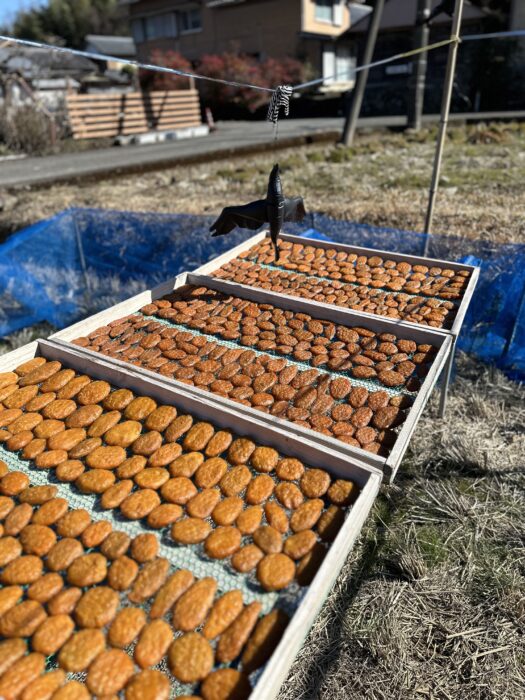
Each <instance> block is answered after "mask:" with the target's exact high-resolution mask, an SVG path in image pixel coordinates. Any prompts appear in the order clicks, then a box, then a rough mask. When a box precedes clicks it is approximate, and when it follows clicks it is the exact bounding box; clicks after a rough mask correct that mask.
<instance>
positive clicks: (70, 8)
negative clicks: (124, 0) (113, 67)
mask: <svg viewBox="0 0 525 700" xmlns="http://www.w3.org/2000/svg"><path fill="white" fill-rule="evenodd" d="M118 4H119V3H118V0H48V3H47V5H44V6H43V7H34V8H32V9H29V10H22V11H21V12H19V13H18V14H17V15H16V17H15V20H14V22H13V27H12V33H13V35H14V36H15V37H19V38H21V39H31V40H33V41H47V42H49V41H51V42H53V43H61V44H64V45H66V46H70V47H72V48H76V49H81V48H84V42H85V36H86V34H126V33H127V32H128V27H127V25H126V22H125V21H124V20H123V15H122V12H121V10H120V9H119V7H118Z"/></svg>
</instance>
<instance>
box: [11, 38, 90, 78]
mask: <svg viewBox="0 0 525 700" xmlns="http://www.w3.org/2000/svg"><path fill="white" fill-rule="evenodd" d="M0 66H1V67H2V69H3V70H5V71H7V72H10V73H20V74H21V75H23V76H24V78H27V79H31V80H32V79H34V78H57V77H63V76H68V75H70V76H73V75H78V76H80V75H85V74H87V73H92V72H93V71H96V70H97V66H96V64H95V63H93V62H92V61H90V60H88V59H87V58H83V57H82V56H75V55H73V54H66V53H55V52H54V51H47V50H46V49H34V48H25V47H24V48H21V47H16V48H13V47H10V46H8V47H5V48H2V49H0Z"/></svg>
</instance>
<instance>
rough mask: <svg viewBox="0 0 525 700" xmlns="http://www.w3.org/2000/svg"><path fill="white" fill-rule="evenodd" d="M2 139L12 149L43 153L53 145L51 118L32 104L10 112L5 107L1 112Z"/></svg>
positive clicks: (29, 153) (0, 136)
mask: <svg viewBox="0 0 525 700" xmlns="http://www.w3.org/2000/svg"><path fill="white" fill-rule="evenodd" d="M0 141H2V142H3V143H5V145H6V146H7V148H9V149H10V150H12V151H17V152H22V153H27V154H28V155H42V154H43V153H45V152H46V151H49V150H50V149H51V147H52V142H51V129H50V123H49V119H48V117H47V116H46V115H45V114H43V113H42V112H41V111H39V110H38V109H36V108H35V107H33V106H32V105H27V106H22V107H18V108H17V109H16V110H13V111H10V112H9V113H7V112H6V110H5V109H4V110H2V112H1V114H0Z"/></svg>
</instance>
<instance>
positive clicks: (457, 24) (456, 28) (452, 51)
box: [423, 0, 463, 257]
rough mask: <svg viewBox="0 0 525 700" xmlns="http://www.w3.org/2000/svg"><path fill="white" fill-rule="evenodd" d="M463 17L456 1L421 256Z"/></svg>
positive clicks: (459, 1) (435, 187) (429, 223)
mask: <svg viewBox="0 0 525 700" xmlns="http://www.w3.org/2000/svg"><path fill="white" fill-rule="evenodd" d="M462 16H463V0H456V7H455V9H454V19H453V21H452V33H451V35H450V38H451V39H452V40H453V42H452V43H451V44H450V48H449V50H448V61H447V71H446V74H445V84H444V87H443V99H442V101H441V120H440V125H439V133H438V139H437V144H436V154H435V156H434V168H433V171H432V181H431V184H430V192H429V198H428V208H427V215H426V219H425V233H426V234H427V237H426V240H425V250H424V252H423V255H424V256H425V257H426V256H427V255H428V247H429V244H430V234H431V231H432V219H433V216H434V204H435V202H436V195H437V190H438V186H439V175H440V172H441V161H442V160H443V147H444V145H445V137H446V135H447V125H448V119H449V115H450V102H451V99H452V88H453V86H454V73H455V72H456V60H457V55H458V46H459V41H460V39H459V32H460V29H461V18H462Z"/></svg>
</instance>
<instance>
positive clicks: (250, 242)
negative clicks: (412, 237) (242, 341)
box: [195, 231, 479, 418]
mask: <svg viewBox="0 0 525 700" xmlns="http://www.w3.org/2000/svg"><path fill="white" fill-rule="evenodd" d="M268 236H269V232H268V231H262V232H261V233H257V234H255V236H252V237H251V238H248V239H247V240H246V241H244V242H243V243H240V244H239V245H238V246H235V248H232V249H231V250H228V251H226V253H223V254H222V255H219V256H218V257H217V258H215V259H214V260H211V261H210V262H208V263H206V264H204V265H201V267H199V268H197V269H196V270H195V273H196V274H206V275H211V274H212V273H213V272H215V271H216V270H218V269H219V267H221V265H224V264H225V263H227V262H230V260H233V259H235V258H236V257H237V256H238V255H239V254H240V253H243V252H244V251H246V250H249V249H250V248H252V247H253V246H254V245H256V244H257V243H260V242H261V241H263V240H264V239H265V238H267V237H268ZM281 238H282V240H283V241H289V242H291V243H300V244H301V245H309V246H313V247H315V248H332V249H333V250H342V251H344V252H346V253H356V254H357V255H366V256H370V255H381V256H382V257H386V258H389V259H390V260H397V261H398V262H408V263H410V264H411V265H433V266H436V267H443V266H446V267H448V268H450V269H451V270H456V271H458V272H460V271H462V270H468V271H469V272H470V278H469V283H468V285H467V289H466V290H465V293H464V294H463V297H462V299H461V302H460V304H459V308H458V310H457V313H456V317H455V319H454V321H453V323H452V328H450V329H446V328H433V327H432V326H430V328H432V330H433V331H434V332H435V333H444V334H446V335H450V336H452V346H451V349H450V353H449V356H448V358H447V362H446V364H445V367H444V371H443V378H442V383H441V399H440V404H439V415H440V417H441V418H443V416H444V415H445V409H446V405H447V394H448V387H449V384H450V376H451V373H452V365H453V363H454V353H455V349H456V342H457V339H458V336H459V333H460V331H461V327H462V325H463V321H464V320H465V314H466V313H467V309H468V307H469V304H470V301H471V299H472V295H473V294H474V289H475V288H476V284H477V282H478V279H479V267H475V266H473V265H464V264H462V263H457V262H449V261H448V260H438V259H436V258H423V257H419V256H416V255H405V254H404V253H392V252H390V251H388V250H381V249H376V248H363V247H360V246H352V245H346V244H344V243H335V242H331V241H321V240H317V239H313V238H303V237H302V236H293V235H291V234H282V235H281ZM326 279H329V278H326ZM244 286H245V285H244ZM283 295H284V292H283ZM286 296H293V295H286ZM360 314H361V316H362V317H367V318H368V317H371V318H377V317H378V316H379V317H380V318H388V316H380V315H379V314H370V313H368V312H366V311H361V312H360ZM400 323H401V325H403V326H406V327H409V326H411V327H417V328H421V327H423V328H429V326H426V325H425V324H422V323H415V322H413V321H405V320H400Z"/></svg>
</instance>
